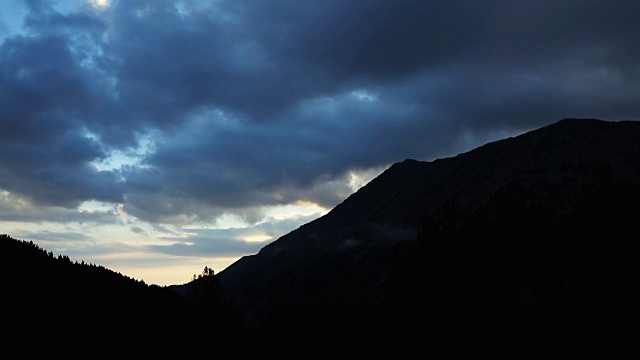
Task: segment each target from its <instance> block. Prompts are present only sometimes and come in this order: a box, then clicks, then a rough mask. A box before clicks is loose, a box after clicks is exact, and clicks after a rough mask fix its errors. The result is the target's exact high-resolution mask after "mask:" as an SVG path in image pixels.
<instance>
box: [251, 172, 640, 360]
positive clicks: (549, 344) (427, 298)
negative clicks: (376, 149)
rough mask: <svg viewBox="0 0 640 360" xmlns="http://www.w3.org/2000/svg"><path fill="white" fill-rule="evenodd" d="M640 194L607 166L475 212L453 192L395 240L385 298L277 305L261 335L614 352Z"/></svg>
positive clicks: (520, 352)
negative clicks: (405, 237) (561, 192)
mask: <svg viewBox="0 0 640 360" xmlns="http://www.w3.org/2000/svg"><path fill="white" fill-rule="evenodd" d="M638 204H640V186H638V185H637V184H628V183H617V182H614V181H613V180H611V178H609V177H605V178H603V179H599V180H598V181H594V182H592V183H589V184H585V185H584V186H583V187H581V188H580V190H579V191H578V192H577V194H576V195H575V196H572V197H571V201H568V202H563V203H562V204H560V205H559V204H550V203H543V202H541V201H539V200H538V199H537V198H536V197H535V196H533V195H532V194H530V193H527V192H524V191H520V190H519V189H517V188H504V189H502V190H501V191H498V192H496V193H495V194H494V195H493V197H492V199H491V200H490V201H489V202H488V203H487V204H486V205H485V206H483V207H482V208H480V209H477V210H475V211H463V210H462V209H461V207H460V206H458V205H457V204H456V203H455V202H454V201H449V202H447V203H446V204H445V205H443V206H442V207H441V208H440V210H439V211H438V212H436V213H434V214H429V215H428V216H426V217H425V218H424V221H423V223H422V226H421V227H420V229H419V230H418V231H417V236H416V241H415V242H414V243H413V244H411V245H410V246H407V247H402V248H397V249H396V251H395V252H394V254H393V255H392V257H391V273H390V276H389V278H388V281H387V284H386V285H387V293H386V296H385V297H384V298H382V299H373V298H370V297H367V296H366V295H363V296H354V295H353V294H349V295H346V294H329V295H327V296H326V297H324V298H322V299H308V300H307V301H303V302H301V303H299V304H295V305H293V306H292V305H287V306H281V307H280V308H278V307H275V308H274V309H273V310H272V312H271V314H270V316H269V317H268V318H267V320H266V321H264V323H263V324H262V326H263V331H262V334H261V336H262V337H265V338H267V339H268V340H267V343H268V345H269V347H270V351H271V352H272V353H273V354H276V355H277V358H289V359H295V358H301V357H303V355H306V356H308V355H309V354H313V355H314V356H315V358H326V357H331V356H337V355H340V354H342V355H352V356H375V355H376V354H381V353H393V354H394V357H395V358H418V357H419V358H436V359H452V358H464V359H467V358H474V359H477V358H491V359H495V358H510V359H511V358H518V359H522V358H544V357H548V356H550V355H551V354H553V356H554V357H555V356H568V357H571V358H574V357H578V356H585V355H592V356H598V355H599V356H607V357H611V356H613V357H621V355H623V354H625V353H626V352H627V351H629V350H630V349H631V345H632V344H634V342H633V341H631V334H632V333H631V332H630V331H629V330H628V329H630V328H631V325H633V324H632V323H631V320H630V317H631V313H632V310H633V309H635V305H634V304H632V296H631V289H632V288H633V287H635V283H636V280H635V275H634V274H635V268H636V266H635V263H636V260H635V259H634V258H635V254H636V252H635V250H634V248H635V243H636V242H637V241H638V234H639V231H638V229H637V219H638V216H639V215H640V212H639V211H638ZM307 358H308V357H307Z"/></svg>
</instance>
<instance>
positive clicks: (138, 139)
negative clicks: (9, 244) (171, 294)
mask: <svg viewBox="0 0 640 360" xmlns="http://www.w3.org/2000/svg"><path fill="white" fill-rule="evenodd" d="M24 4H25V11H26V15H25V17H24V18H23V22H22V32H21V33H12V34H9V35H7V33H8V31H10V30H8V29H9V27H8V26H5V27H4V28H5V32H4V35H3V36H4V37H2V38H0V140H1V142H0V190H3V191H5V192H7V193H8V194H11V196H12V197H15V198H20V199H26V200H27V201H28V202H29V203H30V204H32V205H33V206H36V204H37V205H38V206H44V207H45V208H47V209H54V208H55V209H67V210H69V211H72V210H74V209H76V208H77V207H78V205H79V204H82V203H83V202H85V201H89V200H97V201H102V202H107V203H110V204H114V205H115V204H121V205H122V208H121V209H122V211H124V212H126V213H127V214H129V215H132V216H135V217H137V218H139V219H142V220H145V221H148V222H152V223H156V224H176V225H177V224H180V225H185V224H190V223H197V222H215V221H216V219H217V218H219V217H220V216H223V215H224V214H227V213H233V214H236V215H238V216H240V217H241V218H243V219H245V220H248V221H250V222H252V223H256V222H259V221H260V220H261V219H263V218H264V217H265V216H266V215H265V210H264V209H265V208H267V207H269V206H278V205H284V204H290V203H296V202H300V201H306V202H311V203H316V204H319V205H321V206H324V207H326V208H331V207H332V206H335V205H336V204H338V203H339V202H340V201H342V200H343V199H344V198H345V197H346V196H348V194H349V193H350V191H352V188H351V187H350V186H349V181H350V179H351V178H352V174H354V173H358V172H361V173H363V172H366V171H370V170H371V169H384V168H385V167H386V166H389V165H390V164H392V163H394V162H397V161H402V160H404V159H405V158H415V159H421V160H432V159H434V158H437V157H444V156H452V155H455V154H457V153H458V152H461V151H467V150H470V149H471V148H473V147H475V146H479V145H481V144H482V143H484V142H486V141H490V140H495V139H497V138H500V137H503V136H505V135H510V134H517V133H520V132H523V131H526V130H529V129H532V128H535V127H539V126H542V125H546V124H548V123H550V122H554V121H557V120H560V119H562V118H565V117H599V118H604V119H612V120H616V119H632V118H638V116H639V115H640V105H639V104H640V102H638V97H637V94H639V93H640V91H639V90H640V88H639V86H640V85H639V84H640V82H639V81H638V80H640V71H639V70H638V65H637V64H639V63H640V61H639V60H640V50H638V47H637V46H636V45H637V44H636V43H637V39H636V37H637V34H638V33H640V24H639V23H638V22H637V21H636V16H634V14H635V15H637V13H638V5H637V4H636V3H635V2H633V1H612V2H606V3H604V2H598V1H580V2H577V1H568V2H562V3H558V2H552V1H538V2H535V3H523V2H512V1H495V2H491V3H488V4H486V3H484V4H481V3H468V2H463V3H460V2H449V3H443V2H433V1H402V2H400V3H395V2H394V3H390V2H388V1H381V0H373V1H367V2H366V3H363V2H362V1H349V0H341V1H337V0H328V1H327V0H323V1H315V0H314V1H305V2H300V1H286V0H274V1H259V2H255V1H244V0H234V1H216V2H203V1H193V2H191V1H190V2H174V1H169V0H161V1H135V2H132V1H111V2H108V4H107V2H97V1H94V2H93V5H91V4H89V3H87V4H84V5H81V6H77V7H75V8H70V10H68V11H61V10H59V9H58V8H56V7H54V6H53V5H47V4H48V3H43V2H37V1H25V2H24ZM98 5H100V6H98ZM102 5H104V6H102ZM12 23H13V22H12ZM12 26H13V25H12ZM114 154H133V155H132V156H133V157H132V158H134V159H135V161H129V162H127V161H124V160H123V161H121V162H120V163H119V164H118V161H116V160H117V158H118V157H117V156H114ZM114 159H116V160H114ZM129 160H131V159H129ZM105 163H109V164H111V165H113V166H112V167H110V168H105V167H103V166H102V165H104V164H105ZM99 165H100V166H99ZM5 201H8V200H6V199H5ZM6 204H7V203H6V202H5V205H4V206H5V207H4V209H5V210H3V213H2V214H0V215H2V216H3V217H4V218H10V217H11V216H12V215H10V214H9V212H8V211H9V210H7V209H8V208H7V206H8V205H6ZM22 214H23V215H22V216H25V217H28V215H26V212H24V213H22ZM36 214H39V215H34V216H35V217H38V216H44V213H43V212H42V211H41V212H37V211H36ZM56 214H58V215H56V216H60V219H66V218H67V216H68V215H69V214H68V213H65V212H64V211H60V210H56ZM52 216H53V215H52ZM14 217H17V216H14ZM139 229H142V228H139ZM207 235H211V236H214V237H216V236H218V235H216V233H215V232H212V233H208V234H207ZM231 235H232V234H224V236H231ZM221 236H222V235H221ZM224 236H222V237H224ZM192 238H193V236H192ZM234 244H235V243H234ZM180 246H182V245H176V249H177V248H180ZM243 246H246V250H249V249H252V248H251V246H253V245H252V244H245V245H243ZM185 249H188V250H189V251H191V250H192V249H194V248H193V245H190V247H185ZM185 251H187V250H185Z"/></svg>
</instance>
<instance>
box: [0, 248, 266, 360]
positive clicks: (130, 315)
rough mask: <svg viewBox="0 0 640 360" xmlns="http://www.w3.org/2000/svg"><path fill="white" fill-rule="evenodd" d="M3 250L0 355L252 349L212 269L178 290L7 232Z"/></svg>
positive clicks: (195, 353) (199, 353)
mask: <svg viewBox="0 0 640 360" xmlns="http://www.w3.org/2000/svg"><path fill="white" fill-rule="evenodd" d="M0 254H1V256H2V261H0V284H1V285H2V289H3V293H2V298H3V302H2V309H3V313H4V317H3V322H2V327H3V329H4V330H5V331H4V334H3V336H2V340H0V345H1V346H0V354H2V358H5V359H36V358H46V357H50V356H51V355H52V354H59V355H64V357H65V358H68V359H86V358H120V357H140V358H147V357H154V358H184V357H194V358H196V357H205V356H212V355H215V354H217V353H220V352H223V351H227V349H233V351H234V353H235V354H237V355H238V356H240V357H242V356H247V357H249V356H253V355H255V354H251V353H250V352H249V351H250V350H249V349H247V348H242V347H241V346H240V344H241V343H242V342H244V341H246V340H247V339H250V338H251V332H250V331H248V329H246V328H245V322H244V321H243V320H244V319H243V318H242V317H241V316H239V314H237V313H235V312H234V311H232V309H231V307H229V306H228V304H227V303H226V302H225V301H224V298H223V296H222V287H221V286H220V284H219V283H218V282H217V279H215V276H209V275H213V274H211V273H210V272H207V273H206V274H203V275H206V276H203V275H201V276H200V277H198V278H197V279H194V280H193V281H191V282H190V283H189V286H188V287H187V291H188V292H187V293H186V294H185V295H180V294H178V293H177V292H175V291H173V290H172V289H170V288H168V287H160V286H157V285H147V284H145V283H144V282H143V281H137V280H134V279H131V278H129V277H127V276H125V275H122V274H120V273H116V272H114V271H112V270H109V269H107V268H105V267H102V266H98V265H94V264H86V263H84V262H81V263H78V262H72V261H71V260H70V259H69V257H67V256H64V255H58V256H57V257H55V256H54V255H53V253H51V252H47V251H46V250H44V249H42V248H40V247H39V246H38V245H36V244H34V243H33V242H31V241H29V242H27V241H23V240H18V239H14V238H12V237H10V236H8V235H0ZM205 270H207V269H206V268H205ZM240 339H243V340H242V342H241V341H240Z"/></svg>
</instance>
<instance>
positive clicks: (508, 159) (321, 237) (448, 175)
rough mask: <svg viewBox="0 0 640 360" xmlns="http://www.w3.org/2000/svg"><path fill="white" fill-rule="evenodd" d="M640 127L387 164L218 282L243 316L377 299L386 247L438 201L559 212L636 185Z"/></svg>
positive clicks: (595, 127) (609, 126) (580, 123)
mask: <svg viewBox="0 0 640 360" xmlns="http://www.w3.org/2000/svg"><path fill="white" fill-rule="evenodd" d="M638 139H640V122H635V121H619V122H607V121H602V120H596V119H564V120H562V121H559V122H557V123H554V124H551V125H548V126H545V127H542V128H540V129H537V130H534V131H530V132H528V133H525V134H522V135H520V136H517V137H513V138H508V139H504V140H500V141H496V142H492V143H489V144H486V145H484V146H482V147H479V148H477V149H475V150H472V151H469V152H467V153H464V154H460V155H458V156H455V157H451V158H446V159H438V160H435V161H432V162H421V161H415V160H405V161H403V162H400V163H397V164H394V165H393V166H391V167H390V168H389V169H387V170H386V171H385V172H384V173H382V174H381V175H380V176H378V177H377V178H376V179H374V180H372V181H371V182H370V183H369V184H367V185H366V186H364V187H363V188H361V189H360V190H359V191H357V192H356V193H354V194H353V195H352V196H350V197H349V198H348V199H346V200H345V201H344V202H343V203H342V204H340V205H338V206H336V207H335V208H334V209H333V210H332V211H331V212H329V213H328V214H327V215H325V216H323V217H321V218H319V219H317V220H315V221H313V222H311V223H309V224H306V225H304V226H301V227H300V228H298V229H296V230H294V231H292V232H291V233H289V234H287V235H285V236H283V237H281V238H280V239H278V240H276V241H274V242H273V243H271V244H269V245H267V246H265V247H264V248H263V249H262V250H261V251H260V252H259V253H258V254H256V255H253V256H246V257H243V258H242V259H240V260H238V261H237V262H236V263H234V264H232V265H231V266H229V267H228V268H227V269H225V270H223V271H222V272H220V273H219V274H218V276H219V279H220V281H221V282H222V284H223V286H224V288H225V293H226V294H227V296H228V298H229V299H230V300H231V301H234V302H235V303H236V304H237V306H238V307H239V308H240V309H241V310H242V311H244V312H245V313H246V314H248V315H252V314H254V312H256V311H260V309H261V308H264V307H268V306H269V305H270V304H272V302H273V301H285V302H287V301H295V300H299V299H304V298H305V297H315V296H317V295H320V294H327V293H354V294H363V293H367V294H368V295H370V296H376V295H380V292H379V291H382V289H381V288H380V287H379V285H380V284H382V283H383V282H384V280H385V279H386V277H387V276H388V273H389V265H388V264H389V261H390V255H391V253H392V249H393V248H394V247H397V246H399V245H401V244H408V243H410V242H411V241H413V240H414V239H415V237H416V231H417V229H418V227H419V225H420V223H421V221H422V219H423V218H424V216H425V215H427V214H431V213H433V212H434V211H436V210H437V209H438V208H439V207H440V206H441V205H442V204H443V203H444V202H445V201H447V200H454V201H455V202H457V203H458V204H459V205H460V206H462V207H463V208H465V209H467V210H472V209H475V208H478V207H480V206H482V205H483V204H484V203H486V202H487V200H488V199H490V197H491V196H492V194H494V193H495V192H496V191H498V190H499V189H503V188H512V189H519V191H524V192H527V193H529V194H531V196H535V197H536V198H537V199H539V200H540V201H543V202H547V203H549V204H553V205H555V206H558V207H561V206H563V204H564V203H565V202H564V201H563V200H565V199H569V198H571V197H572V195H573V194H574V193H575V191H576V190H577V188H578V186H579V185H580V184H583V183H585V182H588V181H591V180H593V179H594V178H596V177H598V176H600V174H602V173H604V172H609V173H610V174H611V176H612V177H613V178H614V179H616V180H624V181H632V182H638V181H639V180H640V141H638Z"/></svg>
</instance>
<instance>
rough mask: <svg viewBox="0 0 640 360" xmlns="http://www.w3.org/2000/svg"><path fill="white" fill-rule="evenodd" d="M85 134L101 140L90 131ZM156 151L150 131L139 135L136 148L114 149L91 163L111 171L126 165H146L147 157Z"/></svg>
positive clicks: (97, 140)
mask: <svg viewBox="0 0 640 360" xmlns="http://www.w3.org/2000/svg"><path fill="white" fill-rule="evenodd" d="M85 136H86V137H87V138H89V139H91V140H93V141H96V142H99V141H100V140H99V139H98V137H97V136H96V135H94V134H92V133H90V132H88V131H87V132H86V134H85ZM155 151H156V144H155V139H154V134H153V133H152V132H148V133H145V134H142V135H139V136H138V144H137V146H136V147H135V148H129V149H125V150H119V149H115V150H112V151H111V152H110V154H109V156H108V157H106V158H105V159H101V160H98V161H93V162H91V164H92V165H93V166H94V167H95V168H96V169H98V170H100V171H109V170H114V169H116V170H117V169H120V168H121V167H122V166H124V165H132V166H137V167H146V166H147V165H145V164H143V163H142V162H143V161H144V159H145V157H146V156H147V155H149V154H151V153H153V152H155Z"/></svg>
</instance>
